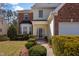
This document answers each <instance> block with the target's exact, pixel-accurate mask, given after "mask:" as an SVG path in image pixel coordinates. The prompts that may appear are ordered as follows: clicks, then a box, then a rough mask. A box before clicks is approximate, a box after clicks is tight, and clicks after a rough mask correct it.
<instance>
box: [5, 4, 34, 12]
mask: <svg viewBox="0 0 79 59" xmlns="http://www.w3.org/2000/svg"><path fill="white" fill-rule="evenodd" d="M33 5H34V3H6V4H5V5H4V8H5V9H6V10H13V11H16V10H25V9H27V10H29V9H31V7H32V6H33Z"/></svg>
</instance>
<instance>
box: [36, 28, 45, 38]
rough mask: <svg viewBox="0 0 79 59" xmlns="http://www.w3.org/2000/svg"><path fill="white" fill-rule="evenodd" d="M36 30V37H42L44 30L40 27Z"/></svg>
mask: <svg viewBox="0 0 79 59" xmlns="http://www.w3.org/2000/svg"><path fill="white" fill-rule="evenodd" d="M37 31H38V33H37V35H38V37H39V38H43V36H44V35H43V34H44V30H43V29H42V28H39V29H38V30H37Z"/></svg>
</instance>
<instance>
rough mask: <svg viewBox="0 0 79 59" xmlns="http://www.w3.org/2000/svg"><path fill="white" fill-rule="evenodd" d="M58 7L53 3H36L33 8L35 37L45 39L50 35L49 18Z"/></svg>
mask: <svg viewBox="0 0 79 59" xmlns="http://www.w3.org/2000/svg"><path fill="white" fill-rule="evenodd" d="M58 5H60V4H56V3H55V4H53V3H36V4H35V5H33V7H32V12H33V20H32V25H33V35H35V36H37V38H44V37H45V36H48V35H49V26H48V20H47V19H48V16H49V15H50V12H52V11H53V10H54V9H55V8H56V7H57V6H58Z"/></svg>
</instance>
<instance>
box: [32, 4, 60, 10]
mask: <svg viewBox="0 0 79 59" xmlns="http://www.w3.org/2000/svg"><path fill="white" fill-rule="evenodd" d="M60 4H61V3H36V4H34V5H33V6H32V9H34V8H55V7H57V6H58V5H60Z"/></svg>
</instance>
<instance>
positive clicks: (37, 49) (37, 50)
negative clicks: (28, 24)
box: [29, 45, 47, 56]
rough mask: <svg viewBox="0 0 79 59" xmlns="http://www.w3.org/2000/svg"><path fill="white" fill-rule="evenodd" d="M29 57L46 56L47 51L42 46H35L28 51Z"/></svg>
mask: <svg viewBox="0 0 79 59" xmlns="http://www.w3.org/2000/svg"><path fill="white" fill-rule="evenodd" d="M29 55H30V56H46V55H47V50H46V48H45V47H44V46H41V45H35V46H33V47H31V48H30V49H29Z"/></svg>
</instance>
